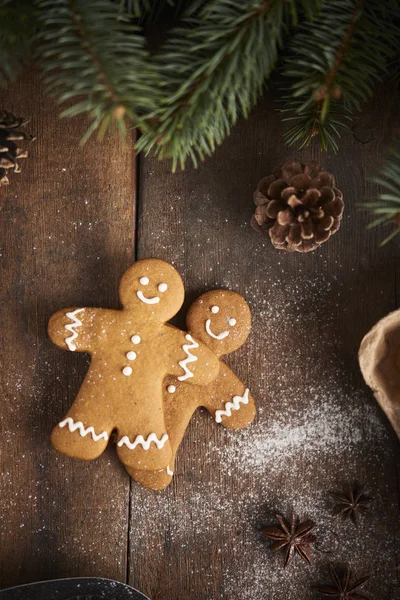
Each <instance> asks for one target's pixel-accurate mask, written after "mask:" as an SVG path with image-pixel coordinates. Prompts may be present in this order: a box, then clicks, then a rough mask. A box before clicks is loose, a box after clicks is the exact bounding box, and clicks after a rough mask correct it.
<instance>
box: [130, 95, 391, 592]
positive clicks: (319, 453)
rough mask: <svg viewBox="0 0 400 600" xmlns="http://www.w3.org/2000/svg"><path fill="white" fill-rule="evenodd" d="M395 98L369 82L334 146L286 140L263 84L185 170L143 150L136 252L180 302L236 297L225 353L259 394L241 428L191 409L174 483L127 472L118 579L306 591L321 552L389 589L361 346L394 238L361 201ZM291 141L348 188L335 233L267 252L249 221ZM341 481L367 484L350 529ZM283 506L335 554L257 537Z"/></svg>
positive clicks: (381, 433)
mask: <svg viewBox="0 0 400 600" xmlns="http://www.w3.org/2000/svg"><path fill="white" fill-rule="evenodd" d="M398 101H399V98H398V91H393V90H392V89H387V88H386V89H382V91H381V93H380V95H379V96H378V98H377V99H376V100H375V101H373V102H371V103H370V106H369V108H367V111H366V112H365V113H364V117H363V119H365V120H366V121H365V122H360V123H359V124H358V125H359V126H360V127H363V128H364V130H365V127H371V128H372V127H373V129H374V135H373V136H372V140H371V141H369V142H367V143H363V141H357V139H356V138H355V136H353V135H352V134H351V133H350V134H348V135H345V136H344V139H343V142H342V144H341V148H342V149H341V152H340V154H338V155H337V156H334V155H333V154H332V153H331V152H329V153H327V154H324V153H319V152H317V151H316V150H303V151H301V152H295V151H293V150H290V149H288V148H286V147H285V146H284V145H283V143H282V125H281V123H280V119H279V115H277V113H276V111H275V108H276V105H275V104H274V102H273V98H272V97H271V95H269V96H267V97H266V98H264V99H263V100H262V101H261V102H260V104H259V106H258V107H257V109H256V110H255V111H254V113H253V114H252V116H251V118H250V119H249V120H248V121H247V122H246V121H242V122H240V123H239V124H238V126H237V127H236V128H235V129H234V130H233V132H232V135H231V136H230V138H229V140H227V141H225V143H224V144H223V145H222V146H221V147H220V148H219V149H218V150H217V152H216V154H215V155H214V156H213V157H212V158H211V159H209V160H207V162H206V164H205V165H203V166H201V168H199V169H198V170H194V169H193V168H191V167H190V166H188V168H187V169H186V170H185V172H184V173H177V174H175V175H172V174H171V173H170V165H169V164H168V163H166V162H161V163H160V162H159V161H157V160H156V159H154V158H146V159H143V158H141V159H140V162H141V171H140V230H141V237H140V239H139V243H138V251H139V257H145V256H159V257H162V258H165V259H167V260H170V261H172V262H173V263H174V264H175V265H176V266H177V268H178V270H179V271H180V272H181V274H182V276H183V278H184V280H185V284H186V289H187V302H186V305H185V307H187V306H188V305H189V304H190V302H191V301H192V299H193V298H194V297H196V296H197V295H198V294H200V293H202V292H203V291H205V290H207V289H212V288H218V287H224V288H225V287H226V288H230V289H234V290H236V291H238V292H240V293H242V294H243V295H244V296H245V298H246V299H247V300H248V302H249V304H250V306H251V309H252V314H253V320H254V322H253V331H252V334H251V337H250V339H249V341H248V343H247V344H246V345H245V346H244V347H243V348H241V349H240V350H239V351H237V352H236V353H235V355H232V356H231V357H229V363H230V364H231V365H232V367H233V368H234V370H235V371H236V372H237V373H238V374H239V376H241V377H242V378H243V379H244V380H246V381H247V382H248V383H249V386H250V388H251V390H252V392H253V394H254V395H255V397H256V398H257V399H258V406H259V411H258V420H257V423H256V424H255V425H253V426H252V427H249V428H248V429H247V430H246V431H244V432H230V433H229V432H227V431H225V430H224V429H223V428H221V427H217V426H216V424H215V423H214V422H213V421H212V420H211V418H210V417H209V416H208V415H206V414H201V413H199V414H197V415H196V416H195V418H194V419H193V421H192V423H191V425H190V427H189V430H188V432H187V435H186V437H185V440H184V443H183V447H182V449H181V452H180V455H179V457H178V464H177V469H176V477H175V479H174V483H173V484H172V485H171V486H170V488H169V489H167V490H166V491H165V492H162V493H154V492H151V491H146V490H143V489H141V488H140V487H139V486H138V485H135V484H134V485H133V486H132V511H131V522H130V573H129V581H130V583H131V584H133V585H137V586H138V587H140V588H141V589H143V591H144V592H145V593H147V594H148V595H150V596H151V597H152V598H153V600H156V599H157V598H170V599H175V598H176V599H177V598H190V600H206V599H207V600H218V599H221V600H222V599H224V600H228V599H229V600H232V599H235V600H254V599H255V598H285V599H286V600H298V599H299V598H303V597H304V598H309V597H311V595H312V592H311V587H312V586H313V585H315V584H317V583H321V582H325V581H326V580H327V563H328V561H329V560H334V561H339V562H346V563H348V564H350V565H351V567H352V568H353V569H354V571H355V574H356V575H362V574H364V573H365V572H366V571H367V572H368V571H371V572H372V576H373V577H372V579H371V581H370V582H368V585H367V586H366V587H365V589H366V591H369V593H370V594H371V596H372V597H374V598H388V597H389V594H390V593H391V592H390V590H391V587H392V584H393V582H394V580H395V579H396V544H398V539H399V531H398V526H396V525H395V524H396V523H397V524H398V522H399V512H398V505H397V502H398V490H396V479H395V468H396V460H397V461H398V460H399V452H398V446H397V445H396V444H397V441H396V439H395V436H394V434H393V432H392V431H391V429H390V428H389V426H388V424H387V422H386V420H385V418H384V416H383V414H382V413H381V411H380V409H379V408H378V406H377V405H376V403H375V401H374V399H373V397H372V394H371V393H370V391H369V390H368V389H367V388H366V386H365V385H364V383H363V381H362V378H361V375H360V373H359V368H358V363H357V351H358V347H359V344H360V341H361V338H362V336H363V335H364V334H365V333H366V332H367V331H368V329H369V328H370V326H371V325H372V324H373V323H374V322H375V321H376V320H378V319H379V318H380V317H382V316H383V315H385V314H386V313H387V312H388V311H390V310H391V309H393V308H394V306H395V260H394V256H395V253H394V252H393V244H391V245H389V246H387V247H386V248H385V249H379V248H378V245H377V244H378V239H379V237H380V235H381V232H372V233H371V232H367V231H366V230H365V225H366V223H367V220H368V219H367V217H366V216H365V215H363V214H360V213H359V212H358V210H357V208H356V203H357V202H359V201H361V200H362V199H363V196H364V195H365V193H366V192H368V193H369V192H370V191H373V188H372V187H371V185H370V184H368V183H367V180H366V177H367V175H369V174H370V173H371V169H372V167H373V166H374V165H375V164H376V162H377V160H378V158H379V157H380V156H381V153H382V151H383V148H384V145H385V143H386V142H387V141H388V139H389V137H390V134H391V133H392V132H393V130H394V129H395V128H398V127H399V118H398V115H397V106H398ZM360 139H361V138H360ZM368 139H369V138H368ZM362 140H364V138H362ZM293 156H297V157H298V158H299V159H301V160H303V161H307V160H309V159H311V158H314V159H319V160H321V161H322V162H323V163H324V165H325V166H326V168H327V169H328V170H331V171H332V172H333V173H335V174H336V176H337V184H338V187H340V188H341V189H342V190H343V192H344V195H345V200H346V211H345V217H344V220H343V226H342V229H341V231H340V232H339V233H338V234H337V235H335V236H334V237H333V238H332V239H331V240H329V242H328V243H326V244H325V245H324V246H322V247H321V249H319V250H318V251H316V252H314V253H312V254H309V255H300V254H297V253H293V254H288V253H283V252H278V251H275V250H274V249H273V248H272V246H271V244H270V243H269V240H268V239H263V238H260V237H258V235H257V234H256V233H255V232H254V231H253V230H252V229H251V228H250V227H249V220H250V216H251V214H252V210H253V206H252V199H251V198H252V192H253V190H254V189H255V187H256V184H257V182H258V180H259V179H260V178H261V177H262V176H265V175H267V174H270V173H271V172H272V170H273V167H274V166H275V165H276V164H278V163H279V162H283V161H284V160H286V159H289V158H291V157H293ZM178 322H179V323H180V324H182V322H183V320H182V318H181V319H180V320H178ZM354 479H360V480H361V481H365V482H366V483H367V489H368V491H369V492H370V494H371V495H372V496H374V498H375V500H374V502H373V504H372V505H371V509H370V512H369V514H368V515H365V518H364V519H363V520H362V522H361V524H360V527H359V528H358V530H356V529H355V528H354V527H353V526H352V525H351V524H348V523H347V524H343V523H341V522H340V521H338V520H337V519H335V518H333V516H332V501H331V499H330V496H329V491H330V490H334V489H336V488H339V487H340V486H341V485H342V484H343V483H344V482H347V481H349V482H352V481H353V480H354ZM278 510H279V511H283V512H286V513H290V512H291V510H295V511H297V512H298V513H299V514H300V516H301V517H302V518H305V517H311V518H314V519H315V520H316V522H317V523H318V527H317V535H318V538H319V543H320V547H321V548H322V549H324V550H327V549H328V550H333V549H334V550H335V551H334V552H333V553H332V554H325V553H323V552H321V551H319V552H318V551H315V552H314V556H313V565H312V566H311V567H308V566H307V565H304V564H302V563H299V561H296V563H295V564H294V565H293V566H292V567H290V568H288V569H287V570H286V571H284V570H283V569H282V568H281V565H282V557H281V556H278V555H272V553H271V552H270V549H269V545H270V544H269V543H268V542H266V541H265V540H263V539H262V538H261V535H260V529H261V528H262V526H263V525H266V524H271V523H272V522H273V521H274V514H275V512H276V511H278ZM149 563H151V566H149Z"/></svg>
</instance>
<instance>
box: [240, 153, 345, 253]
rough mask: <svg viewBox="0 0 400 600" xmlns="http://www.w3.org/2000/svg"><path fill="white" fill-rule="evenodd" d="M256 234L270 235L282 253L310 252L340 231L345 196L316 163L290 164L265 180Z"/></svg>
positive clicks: (259, 195)
mask: <svg viewBox="0 0 400 600" xmlns="http://www.w3.org/2000/svg"><path fill="white" fill-rule="evenodd" d="M254 203H255V204H256V206H257V208H256V210H255V213H254V215H253V217H252V220H251V225H252V226H253V227H254V229H255V230H256V231H259V232H260V233H264V232H266V231H268V233H269V237H270V238H271V242H272V244H273V245H274V246H275V248H278V249H279V250H289V251H293V250H296V251H297V252H310V251H311V250H315V249H316V248H318V247H319V246H320V245H321V244H322V243H323V242H326V240H327V239H329V238H330V236H331V235H332V234H334V233H335V232H336V231H337V230H338V229H339V227H340V221H341V219H342V215H343V209H344V202H343V194H342V192H341V191H340V190H338V189H337V188H336V187H335V178H334V177H333V175H332V174H331V173H327V172H326V171H324V170H323V168H322V167H321V166H320V165H319V164H318V163H316V162H309V163H307V164H305V165H304V164H302V163H300V162H295V161H294V162H287V163H285V164H284V165H282V167H277V168H276V169H275V171H274V174H273V175H270V176H269V177H264V178H263V179H261V181H260V182H259V183H258V186H257V190H256V191H255V192H254Z"/></svg>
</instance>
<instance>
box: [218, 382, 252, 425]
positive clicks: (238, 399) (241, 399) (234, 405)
mask: <svg viewBox="0 0 400 600" xmlns="http://www.w3.org/2000/svg"><path fill="white" fill-rule="evenodd" d="M248 403H249V390H248V389H247V388H246V389H245V391H244V394H243V396H233V398H232V402H227V403H226V404H225V408H224V410H217V411H216V413H215V420H216V421H217V423H221V421H222V417H230V416H232V411H233V410H239V408H240V405H241V404H248Z"/></svg>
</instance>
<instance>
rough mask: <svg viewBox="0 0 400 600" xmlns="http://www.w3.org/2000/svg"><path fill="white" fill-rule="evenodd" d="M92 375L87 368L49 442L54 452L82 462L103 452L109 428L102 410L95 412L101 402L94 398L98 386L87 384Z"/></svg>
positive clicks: (108, 415) (108, 417)
mask: <svg viewBox="0 0 400 600" xmlns="http://www.w3.org/2000/svg"><path fill="white" fill-rule="evenodd" d="M94 369H95V367H94ZM95 372H96V371H94V370H93V368H90V369H89V372H88V374H87V375H86V379H85V381H84V383H83V385H82V387H81V390H80V392H79V394H78V396H77V398H76V400H75V402H74V403H73V405H72V407H71V409H70V410H69V411H68V413H67V414H66V415H65V417H64V418H63V419H62V420H61V421H60V422H59V423H58V425H56V427H54V429H53V431H52V434H51V443H52V444H53V446H54V448H55V449H56V450H58V451H59V452H62V453H63V454H66V455H67V456H71V457H73V458H80V459H82V460H93V459H95V458H97V457H99V456H100V454H102V453H103V452H104V450H105V449H106V447H107V444H108V440H109V438H110V434H111V431H112V429H113V419H112V414H111V413H109V412H107V411H105V410H104V408H103V409H102V410H101V411H99V406H100V405H101V400H102V399H101V398H99V395H98V386H97V385H91V381H93V374H94V373H95ZM103 404H104V403H103Z"/></svg>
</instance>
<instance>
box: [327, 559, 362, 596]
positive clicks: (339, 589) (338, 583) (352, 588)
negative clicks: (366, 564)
mask: <svg viewBox="0 0 400 600" xmlns="http://www.w3.org/2000/svg"><path fill="white" fill-rule="evenodd" d="M330 576H331V579H332V583H333V585H324V586H319V587H317V591H318V592H319V593H320V594H321V595H322V596H325V597H328V598H331V600H369V598H368V596H364V595H363V594H361V593H360V588H361V587H362V586H363V585H364V583H365V582H366V581H367V580H368V579H369V576H367V577H361V578H360V579H357V580H356V581H353V583H351V578H352V577H351V571H350V569H349V568H346V569H344V570H342V571H339V570H337V569H335V568H334V567H333V566H332V565H331V566H330Z"/></svg>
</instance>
